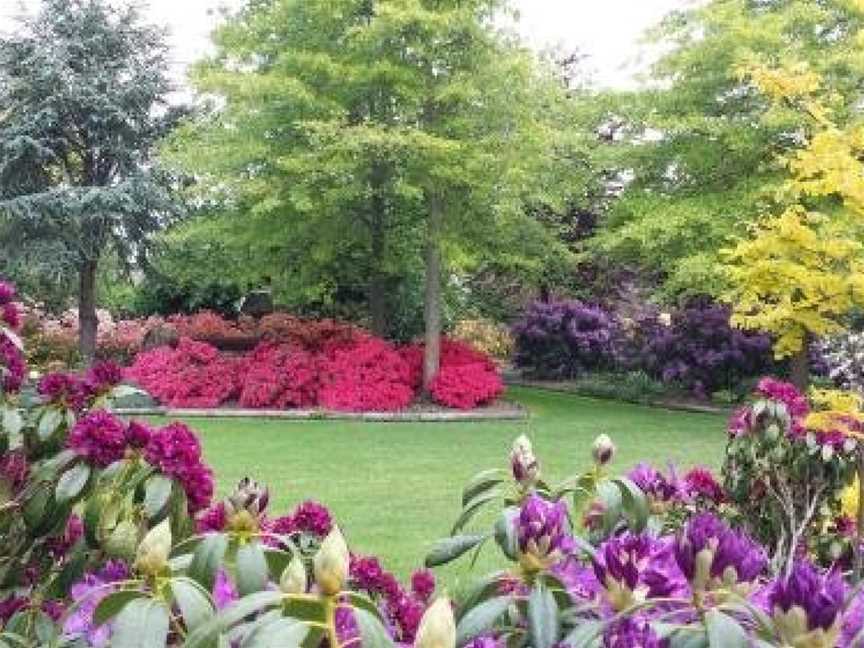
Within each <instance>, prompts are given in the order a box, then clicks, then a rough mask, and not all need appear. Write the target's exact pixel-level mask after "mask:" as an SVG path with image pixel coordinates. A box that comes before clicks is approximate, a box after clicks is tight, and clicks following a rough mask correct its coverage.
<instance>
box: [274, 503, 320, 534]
mask: <svg viewBox="0 0 864 648" xmlns="http://www.w3.org/2000/svg"><path fill="white" fill-rule="evenodd" d="M332 528H333V518H332V517H331V515H330V511H328V510H327V507H325V506H324V505H322V504H319V503H318V502H314V501H311V500H309V501H306V502H303V503H302V504H300V505H299V506H298V507H297V508H296V509H294V512H293V513H292V514H291V515H286V516H283V517H280V518H277V519H276V520H274V521H273V524H272V527H271V530H272V532H273V533H276V534H279V535H291V534H292V533H308V534H310V535H314V536H318V537H319V538H323V537H324V536H326V535H327V534H328V533H330V530H331V529H332Z"/></svg>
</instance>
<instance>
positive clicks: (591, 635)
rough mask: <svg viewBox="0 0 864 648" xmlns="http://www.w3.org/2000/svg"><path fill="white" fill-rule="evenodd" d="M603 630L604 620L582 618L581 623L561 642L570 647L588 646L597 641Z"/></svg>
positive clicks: (583, 647)
mask: <svg viewBox="0 0 864 648" xmlns="http://www.w3.org/2000/svg"><path fill="white" fill-rule="evenodd" d="M602 632H603V622H602V621H593V620H591V619H580V621H579V625H577V626H576V627H575V628H573V630H571V631H570V634H568V635H567V636H566V637H565V638H564V641H563V642H561V643H563V644H564V645H565V646H569V648H588V647H589V646H592V647H593V646H594V645H595V644H596V643H597V638H598V637H599V636H600V634H601V633H602Z"/></svg>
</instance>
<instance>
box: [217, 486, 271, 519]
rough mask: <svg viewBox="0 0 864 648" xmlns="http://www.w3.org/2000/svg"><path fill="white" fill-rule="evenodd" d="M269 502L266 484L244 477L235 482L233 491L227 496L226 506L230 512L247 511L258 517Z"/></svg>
mask: <svg viewBox="0 0 864 648" xmlns="http://www.w3.org/2000/svg"><path fill="white" fill-rule="evenodd" d="M269 503H270V491H269V490H268V488H267V487H266V486H260V485H259V484H258V482H255V481H253V480H251V479H250V478H249V477H244V478H243V479H241V480H240V483H238V484H237V488H236V489H234V492H233V493H232V494H231V495H229V496H228V501H227V504H228V507H229V508H230V509H231V512H235V513H236V512H240V511H248V512H249V513H250V514H251V515H252V516H253V517H256V518H257V517H258V516H259V515H261V514H262V513H264V511H266V510H267V504H269Z"/></svg>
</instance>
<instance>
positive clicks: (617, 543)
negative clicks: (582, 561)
mask: <svg viewBox="0 0 864 648" xmlns="http://www.w3.org/2000/svg"><path fill="white" fill-rule="evenodd" d="M593 567H594V574H595V575H596V577H597V581H598V582H599V584H600V585H601V586H602V587H604V588H606V589H610V590H616V591H617V588H626V590H628V591H630V592H638V593H639V595H640V596H646V597H648V598H657V597H667V596H673V595H676V594H680V593H681V592H682V591H685V590H686V583H684V582H683V579H682V578H681V574H680V572H679V571H678V569H677V568H676V565H675V561H674V557H673V553H672V545H671V543H670V542H669V541H668V540H667V539H662V538H659V539H658V538H655V537H653V536H651V535H649V534H647V533H642V534H638V535H636V534H632V533H625V534H623V535H621V536H616V537H613V538H610V539H609V540H607V541H606V542H605V543H603V545H601V546H600V548H599V550H598V551H597V555H596V558H595V560H594V563H593Z"/></svg>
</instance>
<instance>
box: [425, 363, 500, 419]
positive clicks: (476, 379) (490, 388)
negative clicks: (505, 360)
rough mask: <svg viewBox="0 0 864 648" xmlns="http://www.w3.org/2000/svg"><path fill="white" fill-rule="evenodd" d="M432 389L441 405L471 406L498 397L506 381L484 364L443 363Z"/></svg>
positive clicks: (470, 407)
mask: <svg viewBox="0 0 864 648" xmlns="http://www.w3.org/2000/svg"><path fill="white" fill-rule="evenodd" d="M429 391H430V393H431V394H432V398H433V399H435V402H436V403H438V404H440V405H445V406H447V407H453V408H456V409H463V410H468V409H474V408H475V407H477V406H478V405H485V404H486V403H489V402H491V401H493V400H495V399H496V398H498V396H500V395H501V393H502V392H503V391H504V383H503V382H502V381H501V376H499V375H498V373H497V372H496V371H494V370H490V369H489V368H488V367H486V366H485V365H483V364H479V363H472V364H451V365H446V366H445V365H444V364H443V363H442V366H441V370H440V371H439V372H438V375H437V376H435V378H434V379H433V380H432V384H431V385H430V386H429Z"/></svg>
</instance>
